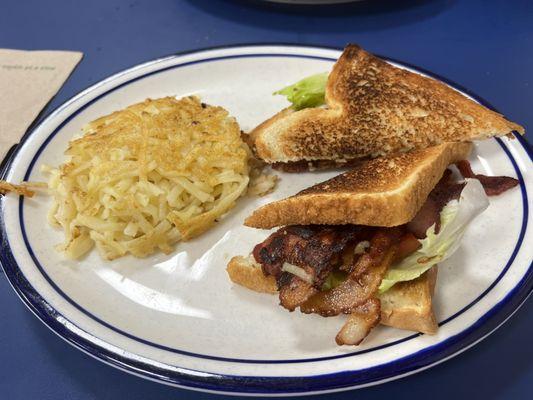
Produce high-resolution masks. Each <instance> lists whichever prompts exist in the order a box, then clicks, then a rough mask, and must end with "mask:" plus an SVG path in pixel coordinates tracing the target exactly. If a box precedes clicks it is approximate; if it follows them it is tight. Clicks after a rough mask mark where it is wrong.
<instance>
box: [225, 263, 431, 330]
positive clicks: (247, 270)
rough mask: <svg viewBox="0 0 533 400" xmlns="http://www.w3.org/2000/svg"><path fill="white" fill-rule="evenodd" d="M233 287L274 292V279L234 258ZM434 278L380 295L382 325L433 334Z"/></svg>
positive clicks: (428, 275) (426, 277)
mask: <svg viewBox="0 0 533 400" xmlns="http://www.w3.org/2000/svg"><path fill="white" fill-rule="evenodd" d="M226 270H227V272H228V275H229V278H230V279H231V280H232V281H233V282H234V283H236V284H238V285H240V286H244V287H246V288H248V289H251V290H253V291H256V292H260V293H269V294H275V293H277V286H276V280H275V279H274V277H272V276H265V275H264V274H263V271H262V270H261V267H260V266H259V265H258V264H255V263H253V261H252V260H251V259H250V258H249V257H242V256H237V257H233V258H232V259H231V261H230V262H229V264H228V266H227V268H226ZM436 279H437V268H436V267H433V268H432V269H430V270H429V271H428V272H426V273H425V274H423V275H422V276H421V277H420V278H418V279H415V280H413V281H410V282H401V283H397V284H396V285H394V286H393V287H392V288H391V289H389V290H388V291H386V292H385V293H383V294H381V295H380V296H379V298H380V300H381V323H382V324H383V325H388V326H392V327H394V328H398V329H406V330H411V331H416V332H423V333H429V334H434V333H435V332H436V331H437V328H438V325H437V321H436V319H435V315H434V314H433V305H432V296H433V291H434V287H435V281H436Z"/></svg>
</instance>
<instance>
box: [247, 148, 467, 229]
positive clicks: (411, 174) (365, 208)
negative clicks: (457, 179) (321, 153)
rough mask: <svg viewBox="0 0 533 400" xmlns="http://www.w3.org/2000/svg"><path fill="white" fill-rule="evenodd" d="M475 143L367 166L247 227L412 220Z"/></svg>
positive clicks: (260, 215)
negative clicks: (451, 167) (448, 172)
mask: <svg viewBox="0 0 533 400" xmlns="http://www.w3.org/2000/svg"><path fill="white" fill-rule="evenodd" d="M471 148H472V145H471V143H445V144H441V145H439V146H434V147H429V148H427V149H423V150H417V151H412V152H409V153H405V154H399V155H396V156H391V157H385V158H375V159H372V160H367V161H364V162H361V163H360V164H359V165H358V166H357V167H355V168H354V169H352V170H350V171H348V172H345V173H344V174H341V175H339V176H336V177H334V178H332V179H330V180H327V181H325V182H322V183H319V184H317V185H315V186H312V187H310V188H308V189H305V190H303V191H301V192H300V193H298V194H296V195H294V196H291V197H289V198H287V199H283V200H279V201H276V202H273V203H270V204H266V205H264V206H263V207H261V208H259V209H257V210H255V211H254V212H253V213H252V215H250V216H249V217H248V218H247V219H246V220H245V222H244V223H245V225H248V226H251V227H255V228H263V229H269V228H273V227H275V226H282V225H308V224H328V225H338V224H358V225H370V226H382V227H390V226H398V225H402V224H405V223H407V222H409V221H411V220H412V219H413V218H414V216H415V215H416V213H417V212H418V210H419V209H420V207H422V205H423V204H424V202H425V201H426V198H427V196H428V194H429V192H431V190H433V188H434V187H435V185H436V184H437V182H438V181H439V179H440V178H441V177H442V174H443V173H444V171H445V169H446V167H448V165H449V164H451V163H454V162H457V161H460V160H463V159H465V158H467V156H468V154H469V153H470V150H471Z"/></svg>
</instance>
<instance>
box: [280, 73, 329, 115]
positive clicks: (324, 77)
mask: <svg viewBox="0 0 533 400" xmlns="http://www.w3.org/2000/svg"><path fill="white" fill-rule="evenodd" d="M327 81H328V73H327V72H323V73H320V74H316V75H311V76H309V77H307V78H304V79H302V80H301V81H298V82H296V83H295V84H294V85H290V86H287V87H285V88H283V89H281V90H278V91H277V92H274V94H280V95H282V96H286V97H287V100H289V101H290V102H291V103H292V107H293V108H294V109H295V110H301V109H303V108H309V107H318V106H321V105H323V104H325V103H326V100H325V95H326V82H327Z"/></svg>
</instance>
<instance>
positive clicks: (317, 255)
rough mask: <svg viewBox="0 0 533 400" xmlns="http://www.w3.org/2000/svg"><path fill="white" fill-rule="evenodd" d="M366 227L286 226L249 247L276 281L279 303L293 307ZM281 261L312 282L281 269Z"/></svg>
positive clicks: (310, 292) (318, 284) (315, 288)
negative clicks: (309, 278) (302, 273)
mask: <svg viewBox="0 0 533 400" xmlns="http://www.w3.org/2000/svg"><path fill="white" fill-rule="evenodd" d="M370 231H371V229H370V228H365V227H361V226H355V225H343V226H289V227H285V228H282V229H279V230H278V231H277V232H274V233H273V234H272V235H270V237H269V238H267V240H265V241H264V242H263V243H260V244H258V245H257V246H256V247H255V248H254V251H253V255H254V258H255V260H256V261H257V262H258V263H259V264H261V267H262V269H263V273H265V274H266V275H273V276H275V277H276V279H277V282H278V288H279V291H280V303H281V305H282V306H283V307H285V308H287V309H288V310H290V311H293V310H294V309H295V308H296V307H298V306H299V305H300V304H302V303H303V302H305V301H306V300H307V299H308V298H309V297H311V296H312V295H314V294H315V293H317V292H318V291H319V290H320V287H321V286H322V284H323V283H324V280H325V279H326V278H327V276H328V275H329V273H330V272H331V271H332V269H333V268H334V266H335V265H336V264H337V263H338V262H339V260H340V259H341V255H342V253H343V251H344V250H345V249H346V248H347V247H348V246H350V245H351V244H352V243H353V242H354V241H358V240H363V239H362V238H367V237H368V234H369V232H370ZM284 263H290V264H293V265H296V266H297V267H299V268H302V269H303V270H304V271H305V272H306V273H307V274H308V275H309V276H310V277H311V278H312V282H305V281H304V280H302V279H300V278H299V277H297V276H295V275H293V274H290V273H283V272H282V267H283V264H284Z"/></svg>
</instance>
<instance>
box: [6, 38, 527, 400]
mask: <svg viewBox="0 0 533 400" xmlns="http://www.w3.org/2000/svg"><path fill="white" fill-rule="evenodd" d="M266 46H288V47H301V48H315V49H319V50H324V49H327V50H337V51H341V50H342V49H339V48H334V47H324V46H305V45H294V44H287V43H282V44H276V43H274V44H245V45H236V46H221V47H214V48H207V49H202V50H195V51H190V52H183V53H177V54H174V55H171V56H170V57H179V56H183V55H187V54H194V53H200V52H204V51H207V50H216V49H234V48H240V47H242V48H246V47H266ZM268 56H270V57H272V56H285V57H300V58H313V59H323V60H328V61H335V58H330V57H322V56H313V55H302V54H275V53H264V54H241V55H230V56H221V57H211V58H205V59H201V60H196V61H193V62H186V63H181V64H177V65H173V66H170V67H165V68H160V69H158V70H155V71H151V72H148V73H146V74H143V75H140V76H138V77H135V78H132V79H130V80H129V81H127V82H124V83H122V84H120V85H117V86H115V87H113V88H111V89H109V90H108V91H106V92H105V93H102V94H100V95H99V96H97V97H96V98H94V99H92V100H91V101H89V102H88V103H86V104H83V105H82V106H81V107H79V108H78V109H77V110H76V111H74V112H73V113H71V114H70V115H69V116H68V117H67V118H66V119H65V120H64V121H63V122H62V123H61V124H60V125H59V126H58V127H57V128H56V129H55V130H54V131H53V132H52V133H51V134H50V135H49V137H48V138H47V139H46V140H45V142H44V143H43V144H42V145H41V147H40V148H39V150H38V151H37V153H36V154H35V156H34V158H33V159H32V162H31V163H30V166H29V167H28V170H27V172H26V176H25V178H27V177H28V175H29V174H30V173H31V170H32V168H33V165H34V163H35V161H36V159H37V158H38V156H39V154H40V152H41V151H42V149H43V148H44V147H45V146H46V144H47V143H48V142H49V140H50V139H51V138H52V137H53V136H54V135H55V134H56V133H57V132H58V131H59V130H60V129H61V128H62V126H64V124H65V123H67V122H68V121H69V120H70V119H71V118H73V117H74V116H75V115H76V114H77V113H79V112H81V111H82V110H83V109H85V108H86V107H88V106H89V105H90V104H92V103H93V102H95V101H97V100H98V99H100V98H101V97H103V96H105V95H106V94H108V93H110V92H112V91H114V90H117V89H118V88H120V87H123V86H125V85H127V84H129V83H132V82H134V81H137V80H139V79H143V78H146V77H147V76H150V75H153V74H156V73H159V72H163V71H166V70H169V69H173V68H179V67H183V66H186V65H191V64H195V63H200V62H209V61H217V60H220V59H227V58H244V57H268ZM168 58H169V57H162V58H160V59H156V60H153V62H157V61H162V60H165V59H168ZM382 58H384V59H386V60H388V61H392V62H394V63H397V64H400V65H403V66H406V67H408V68H412V69H413V70H416V71H419V72H421V73H423V74H426V75H428V76H431V77H433V78H436V79H438V80H440V81H443V82H445V83H447V84H449V85H450V86H452V87H455V88H456V89H458V90H460V91H462V92H463V93H466V94H467V95H469V96H471V97H473V98H474V99H476V100H477V101H479V102H480V103H481V104H483V105H484V106H486V107H488V108H490V109H494V108H493V107H492V106H491V105H490V104H488V102H486V101H485V100H483V99H481V98H479V96H477V95H475V94H473V93H471V92H469V91H468V90H465V89H464V88H462V87H461V86H460V85H457V84H455V83H453V82H450V81H449V80H446V79H443V78H441V77H440V76H438V75H436V74H433V73H431V72H429V71H425V70H423V69H421V68H418V67H416V66H412V65H409V64H407V63H404V62H400V61H397V60H393V59H391V58H387V57H382ZM144 64H145V63H142V64H138V65H136V66H134V67H132V68H136V67H140V66H142V65H144ZM132 68H128V69H126V70H124V71H122V72H119V73H117V74H114V75H112V76H111V77H110V78H108V79H112V78H117V77H118V76H120V75H121V74H124V73H127V72H128V71H130V70H131V69H132ZM101 82H102V81H100V82H99V83H96V84H95V85H92V86H90V87H89V88H88V89H86V90H84V91H82V92H83V93H84V94H85V95H86V94H88V93H89V92H90V91H91V90H94V89H95V88H96V87H98V86H99V85H100V83H101ZM82 92H80V93H82ZM75 97H76V96H75ZM70 101H72V99H70V100H68V101H67V102H65V103H64V104H63V105H61V106H59V107H58V108H56V109H55V110H54V111H52V112H51V113H50V114H49V116H48V117H47V118H46V119H44V120H43V121H42V122H41V123H40V124H38V125H37V126H40V125H41V124H44V123H46V122H47V120H48V119H49V118H50V117H51V116H53V115H55V114H57V113H59V112H60V111H61V110H62V108H63V107H64V106H65V105H66V104H67V103H69V102H70ZM35 129H36V128H34V129H33V130H32V131H31V132H29V133H28V134H27V135H25V137H24V138H23V140H22V141H21V144H22V143H24V142H25V141H26V140H27V138H28V137H30V136H31V134H32V133H33V131H34V130H35ZM516 136H517V138H518V140H519V142H520V144H521V145H522V146H523V147H524V149H525V150H526V152H527V154H528V155H529V158H530V160H531V149H530V147H529V145H528V143H527V142H526V141H525V139H523V138H522V137H521V136H520V135H516ZM497 141H498V143H499V145H500V146H501V147H502V149H503V150H504V152H505V153H506V154H507V156H508V157H509V159H510V160H511V163H512V164H513V168H514V169H515V171H516V173H517V176H518V178H519V181H520V188H521V194H522V201H523V210H524V215H523V221H522V226H521V231H520V234H519V239H518V242H517V245H516V247H515V249H514V251H513V253H512V255H511V257H510V259H509V261H508V262H507V264H506V266H505V267H504V269H503V270H502V272H501V273H500V275H499V276H498V278H497V279H496V280H495V281H494V282H493V283H492V284H491V285H490V286H489V288H487V289H486V290H485V291H484V292H483V293H482V294H481V295H480V296H479V297H478V298H477V299H475V300H474V301H473V302H472V303H470V304H469V305H467V306H466V307H464V308H463V309H462V310H460V311H459V312H457V313H455V314H454V315H452V316H451V317H449V318H448V319H447V320H445V321H443V322H441V323H440V324H439V325H443V324H445V323H446V322H448V321H450V320H451V319H453V318H455V317H457V316H458V315H459V314H461V313H463V312H464V311H466V310H467V309H468V308H470V307H471V306H473V305H474V304H475V303H476V302H477V301H479V300H480V299H481V298H482V297H483V296H485V295H486V294H487V293H488V292H489V291H490V290H491V289H492V288H493V287H494V286H495V285H496V283H497V282H498V281H499V280H500V279H501V278H502V277H503V275H504V274H505V272H506V271H507V270H508V268H509V267H510V266H511V264H512V262H513V260H514V258H515V256H516V254H517V253H518V250H519V248H520V245H521V242H522V240H523V237H524V234H525V230H526V226H527V222H528V220H529V210H528V200H527V193H526V190H525V186H524V182H523V178H522V175H521V172H520V170H519V168H518V166H517V165H516V161H515V160H514V158H513V157H512V155H511V154H510V152H509V150H508V149H507V147H506V146H505V145H504V144H503V142H502V141H501V140H499V139H497ZM18 149H20V146H19V147H18V148H17V149H16V150H15V151H13V152H12V154H11V156H10V157H9V159H7V160H5V163H3V164H4V165H3V166H2V167H3V168H2V170H1V171H0V174H1V176H5V175H6V174H7V173H8V171H9V168H10V166H11V164H12V161H13V160H14V158H15V156H16V154H17V153H18ZM3 208H4V206H3V201H2V202H1V209H2V213H1V214H0V224H1V234H2V236H4V237H5V236H6V233H5V225H4V221H3ZM22 210H23V199H22V201H21V202H20V204H19V212H20V213H19V217H20V223H21V227H22V229H23V235H24V240H25V242H26V246H27V247H28V250H29V251H30V254H31V256H32V258H33V260H34V262H35V263H36V265H37V267H38V269H39V270H40V272H41V273H42V274H43V276H44V277H45V279H46V280H47V281H48V282H49V284H51V285H52V286H53V288H54V289H55V290H56V291H58V294H60V295H61V296H62V297H64V298H65V299H66V300H67V301H69V303H71V304H72V305H74V306H75V307H76V308H77V309H78V310H80V311H81V312H83V313H85V314H86V315H89V316H90V317H91V318H93V319H95V320H96V321H97V322H99V323H100V324H103V325H104V326H106V327H108V328H110V329H113V330H115V331H117V332H118V333H120V334H122V335H125V336H127V337H129V338H133V339H134V340H137V341H140V342H141V343H144V344H148V345H151V346H155V347H158V348H162V349H164V350H167V351H174V352H177V353H180V354H184V355H188V356H193V357H199V358H207V359H215V360H218V361H229V362H247V363H265V364H266V363H287V362H298V363H301V362H316V361H322V360H325V359H334V358H340V357H350V356H355V355H357V354H361V353H364V352H369V351H373V350H377V349H381V348H384V347H388V346H390V345H396V344H399V343H403V342H405V341H407V340H410V339H412V338H414V337H417V336H419V334H414V335H410V336H408V337H406V338H403V339H400V340H398V341H396V342H394V343H392V344H388V345H383V346H377V347H375V348H372V349H367V350H363V351H359V352H355V353H347V354H342V355H338V356H332V357H322V358H319V359H304V360H282V361H275V360H240V359H227V358H221V357H216V356H208V355H200V354H194V353H189V352H185V351H181V350H177V349H169V348H166V347H163V346H160V345H156V344H154V343H150V342H146V341H144V340H143V339H139V338H135V337H132V336H131V335H129V334H128V333H126V332H122V331H120V330H118V329H116V328H113V327H112V326H110V325H109V324H107V323H105V322H104V321H101V320H99V319H98V318H97V317H95V316H93V315H91V314H90V313H89V312H88V311H86V310H83V309H82V308H81V307H80V306H79V305H77V304H76V303H74V302H73V301H72V300H71V299H70V298H68V297H67V296H66V295H65V294H64V293H63V292H62V291H61V290H60V289H59V288H58V287H57V286H56V285H55V284H54V283H53V281H51V279H50V278H49V277H48V276H47V275H46V273H45V272H44V270H43V269H42V267H41V266H40V264H39V262H38V260H37V259H36V258H35V256H34V254H33V252H32V251H31V247H30V246H29V242H28V241H27V238H26V235H25V232H24V224H23V220H22ZM1 249H2V252H1V253H0V264H1V265H2V267H3V269H4V271H5V273H6V276H7V278H8V280H9V282H10V284H11V286H12V287H13V289H14V290H15V292H16V293H17V294H18V295H19V297H20V298H21V300H22V301H23V302H24V303H25V304H26V305H27V306H28V308H30V310H31V311H32V312H33V313H34V314H35V315H36V316H37V317H38V318H39V319H40V320H41V321H42V322H43V323H44V324H45V325H46V326H48V327H49V328H50V329H51V330H52V331H54V332H55V333H56V334H58V335H59V336H60V337H62V338H63V339H64V340H66V341H67V342H69V343H70V344H72V345H74V346H75V347H77V348H79V349H81V350H83V351H84V352H86V353H88V354H89V355H91V356H93V357H95V358H97V359H99V360H101V361H104V362H106V363H108V364H111V365H113V366H115V367H118V368H120V369H123V370H125V371H127V372H130V373H133V374H136V375H139V376H142V377H145V378H149V379H152V380H157V381H161V382H164V383H169V384H174V385H178V386H181V387H186V388H191V389H197V390H204V391H215V392H223V393H227V394H231V393H233V394H245V393H250V394H253V393H256V394H259V393H263V394H271V395H272V394H291V393H292V394H295V393H309V392H324V391H331V390H338V389H343V388H345V389H348V388H353V387H359V386H364V385H368V384H372V383H379V382H380V381H384V380H388V379H392V378H394V377H401V376H404V375H408V374H410V373H413V372H416V371H417V370H421V369H424V368H427V367H429V366H432V365H434V364H437V363H439V362H441V361H444V360H446V359H447V358H450V357H451V356H453V355H455V354H458V353H459V352H460V351H462V350H464V349H466V348H468V347H470V346H472V345H473V344H475V343H476V342H478V341H479V340H481V339H483V338H484V337H486V336H487V335H488V334H490V333H491V332H492V331H494V330H495V329H496V328H497V327H498V326H500V325H501V324H502V323H503V322H505V320H506V319H507V318H509V317H510V316H511V315H512V314H513V312H514V311H516V310H517V308H518V307H519V306H520V305H521V304H522V303H523V302H524V301H525V300H526V298H527V297H528V296H529V295H530V294H531V291H532V290H533V271H532V267H531V265H530V268H529V270H528V271H527V273H526V274H525V275H524V277H523V278H522V280H521V281H520V282H519V283H518V284H517V285H516V286H515V287H514V288H513V290H511V291H510V292H508V294H507V295H506V297H505V298H504V299H503V300H502V301H500V302H499V303H498V304H497V305H495V306H494V307H493V308H492V309H491V310H490V311H488V312H487V313H486V314H485V315H484V316H483V317H482V318H481V319H479V320H478V321H477V322H476V323H475V324H474V325H472V326H471V327H469V328H468V329H467V330H465V331H462V332H461V333H459V334H457V335H455V336H453V337H450V338H448V339H447V340H446V341H444V342H441V343H439V344H437V345H434V346H432V347H429V348H426V349H424V350H421V351H419V352H417V353H414V354H411V355H409V356H406V357H404V358H401V359H397V360H395V361H392V362H390V363H388V364H384V365H379V366H376V367H372V368H367V369H363V370H357V371H344V372H338V373H332V374H325V375H316V376H305V377H287V378H285V377H257V376H234V375H221V374H206V373H204V372H202V371H193V370H187V369H182V371H183V372H178V371H170V370H169V369H165V368H160V367H155V366H153V365H148V364H146V363H144V362H140V361H137V360H134V359H133V358H131V357H127V356H119V355H117V354H116V353H114V352H111V351H109V350H107V349H104V348H102V347H101V346H98V345H97V344H96V343H94V342H93V341H91V340H87V339H84V338H82V337H80V336H79V335H76V334H74V333H73V332H72V331H70V330H69V329H67V328H66V327H65V325H64V323H60V322H59V321H58V319H62V320H68V319H67V318H65V317H64V316H63V315H61V314H60V313H58V312H57V311H56V310H54V309H53V308H52V307H51V306H50V305H49V304H48V303H47V302H46V301H45V300H44V299H43V298H42V297H41V296H40V295H39V293H37V291H36V290H35V289H34V288H33V287H32V286H31V284H30V283H29V282H28V280H27V279H26V278H25V277H24V275H23V274H22V273H21V272H20V270H19V268H18V266H17V264H16V262H15V260H14V257H13V254H12V253H11V249H10V247H9V244H8V242H7V238H5V240H2V247H1ZM78 329H79V328H78ZM88 335H89V337H91V338H93V339H96V338H95V337H93V336H92V335H90V334H88ZM199 372H200V373H201V374H202V376H199V374H198V373H199Z"/></svg>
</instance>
